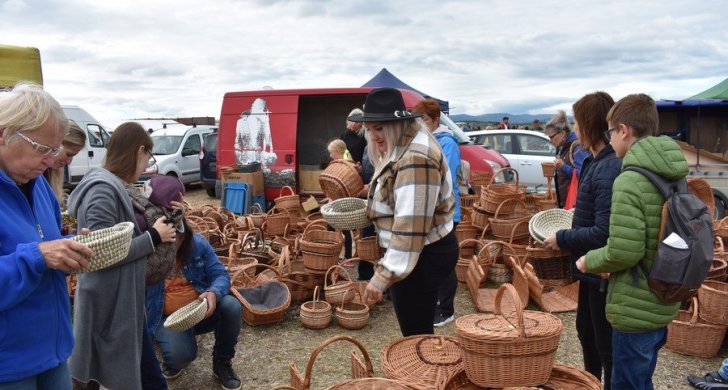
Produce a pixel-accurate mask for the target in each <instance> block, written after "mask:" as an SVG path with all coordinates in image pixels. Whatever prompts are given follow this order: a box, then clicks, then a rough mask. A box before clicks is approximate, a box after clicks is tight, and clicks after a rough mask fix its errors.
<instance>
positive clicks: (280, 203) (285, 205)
mask: <svg viewBox="0 0 728 390" xmlns="http://www.w3.org/2000/svg"><path fill="white" fill-rule="evenodd" d="M286 189H287V190H288V191H289V192H290V194H289V195H283V191H284V190H286ZM273 201H274V202H275V204H276V207H279V208H282V209H286V210H290V209H296V210H298V208H300V207H301V197H300V196H299V195H296V193H295V192H294V191H293V188H291V187H289V186H283V187H282V188H281V191H280V193H279V194H278V197H277V198H275V199H274V200H273Z"/></svg>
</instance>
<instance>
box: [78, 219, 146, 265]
mask: <svg viewBox="0 0 728 390" xmlns="http://www.w3.org/2000/svg"><path fill="white" fill-rule="evenodd" d="M133 234H134V223H132V222H121V223H118V224H116V225H114V226H112V227H110V228H105V229H99V230H96V231H93V232H91V233H89V234H79V235H77V236H74V237H73V238H72V240H74V241H78V242H80V243H82V244H85V245H86V246H88V247H89V248H91V250H93V251H94V255H93V257H90V258H86V260H87V261H88V266H87V267H85V268H81V269H78V270H74V269H71V270H69V271H68V274H70V275H75V274H79V273H84V272H93V271H98V270H102V269H104V268H108V267H111V266H112V265H114V264H116V263H118V262H120V261H121V260H124V259H125V258H126V256H127V255H129V248H130V247H131V239H132V235H133Z"/></svg>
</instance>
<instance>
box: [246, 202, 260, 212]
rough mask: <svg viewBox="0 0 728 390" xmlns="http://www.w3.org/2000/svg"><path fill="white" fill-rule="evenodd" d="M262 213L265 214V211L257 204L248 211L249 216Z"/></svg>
mask: <svg viewBox="0 0 728 390" xmlns="http://www.w3.org/2000/svg"><path fill="white" fill-rule="evenodd" d="M262 212H263V209H262V208H261V207H260V205H259V204H258V203H257V202H256V203H253V205H252V206H250V208H249V209H248V214H257V213H262Z"/></svg>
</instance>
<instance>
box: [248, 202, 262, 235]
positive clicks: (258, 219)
mask: <svg viewBox="0 0 728 390" xmlns="http://www.w3.org/2000/svg"><path fill="white" fill-rule="evenodd" d="M248 211H249V213H248V215H247V216H248V217H250V219H251V220H252V221H253V224H254V225H255V227H257V228H258V229H260V228H261V227H262V226H263V222H265V217H266V213H264V212H263V208H262V207H261V205H259V204H257V203H253V205H252V206H250V209H249V210H248Z"/></svg>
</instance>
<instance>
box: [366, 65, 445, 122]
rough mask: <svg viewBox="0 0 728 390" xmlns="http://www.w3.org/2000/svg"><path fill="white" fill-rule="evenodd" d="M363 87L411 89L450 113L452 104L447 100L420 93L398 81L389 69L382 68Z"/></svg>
mask: <svg viewBox="0 0 728 390" xmlns="http://www.w3.org/2000/svg"><path fill="white" fill-rule="evenodd" d="M362 87H372V88H375V87H389V88H399V89H409V90H410V91H415V92H417V93H419V94H420V95H422V96H424V97H426V98H430V99H434V100H436V101H437V102H438V103H439V104H440V111H442V112H444V113H445V114H447V113H449V112H450V103H449V102H447V101H446V100H440V99H438V98H436V97H434V96H431V95H428V94H426V93H424V92H420V91H418V90H416V89H414V88H412V87H410V86H409V85H407V84H406V83H405V82H404V81H402V80H400V79H398V78H397V77H396V76H395V75H393V74H392V73H390V72H389V71H388V70H387V68H382V70H380V71H379V73H377V74H376V76H374V77H372V79H371V80H369V81H367V82H366V83H364V85H362Z"/></svg>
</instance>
